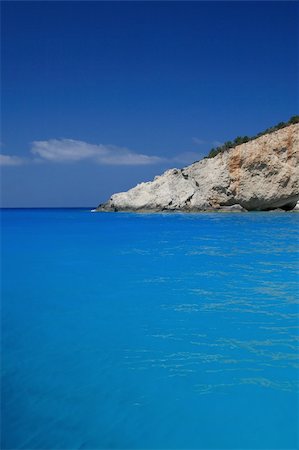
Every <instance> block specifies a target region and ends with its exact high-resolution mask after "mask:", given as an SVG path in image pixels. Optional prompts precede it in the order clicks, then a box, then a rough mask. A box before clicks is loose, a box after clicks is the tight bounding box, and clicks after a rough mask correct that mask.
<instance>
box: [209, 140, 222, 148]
mask: <svg viewBox="0 0 299 450" xmlns="http://www.w3.org/2000/svg"><path fill="white" fill-rule="evenodd" d="M212 145H213V146H214V147H219V146H221V145H223V142H220V141H213V142H212Z"/></svg>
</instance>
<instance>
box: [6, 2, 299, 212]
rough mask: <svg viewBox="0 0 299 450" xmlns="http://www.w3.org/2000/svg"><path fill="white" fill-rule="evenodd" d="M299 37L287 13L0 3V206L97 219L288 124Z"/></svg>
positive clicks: (270, 6) (286, 7)
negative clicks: (196, 163)
mask: <svg viewBox="0 0 299 450" xmlns="http://www.w3.org/2000/svg"><path fill="white" fill-rule="evenodd" d="M298 37H299V36H298V3H296V2H276V1H275V2H251V1H250V2H2V40H3V44H2V146H1V153H2V154H4V155H6V156H5V157H4V158H3V159H2V163H3V165H2V170H1V172H2V199H3V201H2V205H3V206H14V207H15V206H84V205H87V206H94V205H96V204H97V203H99V202H100V201H103V200H105V199H106V198H107V197H108V196H110V195H111V194H112V193H113V192H116V191H120V190H125V189H128V188H129V187H132V186H133V185H135V184H136V182H139V181H142V180H148V179H151V178H152V177H153V176H154V175H156V174H157V173H161V172H162V171H164V170H165V169H166V168H169V167H174V166H179V167H180V166H183V165H185V164H187V163H189V162H192V160H195V159H199V158H200V157H202V156H203V155H204V154H206V152H207V151H208V150H209V149H210V148H211V147H213V144H214V143H215V142H217V141H218V142H223V141H225V140H228V139H232V138H234V137H236V136H237V135H240V134H247V135H252V134H255V133H257V132H258V131H261V130H263V129H265V128H267V127H269V126H271V125H273V124H276V123H277V122H280V121H282V120H287V119H288V118H289V117H290V116H292V115H294V114H296V113H298V59H299V58H298V44H297V43H298ZM40 141H42V142H40ZM78 141H80V142H78ZM34 142H35V143H34ZM124 148H125V150H124ZM189 153H191V154H189ZM141 155H145V156H141Z"/></svg>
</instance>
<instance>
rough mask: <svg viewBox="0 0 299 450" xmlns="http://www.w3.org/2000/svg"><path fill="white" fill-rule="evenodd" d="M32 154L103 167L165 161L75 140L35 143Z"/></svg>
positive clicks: (45, 158)
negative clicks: (92, 163) (91, 163)
mask: <svg viewBox="0 0 299 450" xmlns="http://www.w3.org/2000/svg"><path fill="white" fill-rule="evenodd" d="M31 153H32V154H33V155H35V156H38V157H39V158H41V159H43V160H46V161H52V162H58V163H61V162H62V163H63V162H76V161H83V160H92V161H94V162H95V163H97V164H102V165H127V166H129V165H130V166H136V165H148V164H156V163H159V162H162V161H163V158H161V157H159V156H149V155H144V154H142V153H136V152H134V151H132V150H129V149H128V148H125V147H118V146H116V145H103V144H89V143H88V142H84V141H77V140H74V139H50V140H48V141H34V142H33V143H32V148H31Z"/></svg>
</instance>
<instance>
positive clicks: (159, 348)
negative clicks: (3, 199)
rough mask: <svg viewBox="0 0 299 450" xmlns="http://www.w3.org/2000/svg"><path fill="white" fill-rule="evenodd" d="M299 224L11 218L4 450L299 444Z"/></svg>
mask: <svg viewBox="0 0 299 450" xmlns="http://www.w3.org/2000/svg"><path fill="white" fill-rule="evenodd" d="M298 222H299V214H296V213H248V214H238V213H236V214H225V213H218V214H206V213H204V214H189V215H188V214H173V215H171V214H166V215H162V214H161V215H160V214H157V215H153V214H144V215H137V214H122V213H119V214H107V213H106V214H105V213H98V214H92V213H90V212H89V211H86V210H83V209H82V210H71V209H69V210H5V211H2V375H3V379H2V446H1V448H2V449H104V448H105V449H118V448H119V449H121V448H126V449H141V448H144V449H164V448H165V449H166V448H168V449H175V448H193V449H195V448H198V449H295V448H298V446H299V438H298V435H299V432H298V430H299V428H298V419H299V399H298V386H299V383H298V369H299V362H298V339H299V334H298V325H299V322H298V267H299V265H298V258H299V253H298Z"/></svg>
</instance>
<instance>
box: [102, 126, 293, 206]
mask: <svg viewBox="0 0 299 450" xmlns="http://www.w3.org/2000/svg"><path fill="white" fill-rule="evenodd" d="M298 160H299V124H294V125H289V126H287V127H285V128H282V129H280V130H278V131H275V132H272V133H269V134H265V135H263V136H261V137H259V138H257V139H255V140H252V141H250V142H247V143H244V144H241V145H238V146H236V147H235V148H233V149H230V150H228V151H225V152H223V153H219V154H218V155H217V156H215V157H214V158H205V159H203V160H201V161H199V162H196V163H194V164H192V165H190V166H188V167H184V168H183V169H171V170H168V171H166V172H165V173H164V174H162V175H160V176H157V177H155V179H154V180H153V181H151V182H147V183H141V184H138V185H137V186H136V187H134V188H133V189H130V190H129V191H127V192H121V193H118V194H114V195H112V197H111V198H110V200H109V201H108V202H107V203H104V204H102V205H100V206H99V207H98V208H97V210H98V211H190V212H192V211H203V210H221V209H224V210H227V209H231V210H244V209H245V210H249V211H250V210H271V209H275V208H282V209H285V210H291V209H293V208H294V207H295V206H296V203H297V201H299V172H298ZM236 205H237V206H236Z"/></svg>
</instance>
